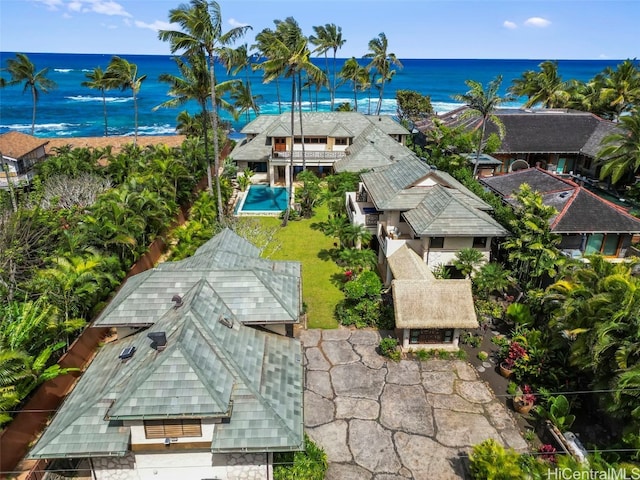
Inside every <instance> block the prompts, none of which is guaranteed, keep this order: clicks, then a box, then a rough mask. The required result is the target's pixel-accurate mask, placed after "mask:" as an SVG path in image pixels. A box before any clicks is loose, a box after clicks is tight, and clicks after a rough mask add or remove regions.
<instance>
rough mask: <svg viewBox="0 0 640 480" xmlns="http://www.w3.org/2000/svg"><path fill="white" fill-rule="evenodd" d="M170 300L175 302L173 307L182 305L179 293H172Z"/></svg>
mask: <svg viewBox="0 0 640 480" xmlns="http://www.w3.org/2000/svg"><path fill="white" fill-rule="evenodd" d="M171 301H172V302H173V303H175V305H174V306H173V308H180V307H181V306H182V297H181V296H180V295H174V296H173V297H171Z"/></svg>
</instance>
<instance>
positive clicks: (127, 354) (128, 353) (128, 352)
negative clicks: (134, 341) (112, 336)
mask: <svg viewBox="0 0 640 480" xmlns="http://www.w3.org/2000/svg"><path fill="white" fill-rule="evenodd" d="M134 353H136V347H126V348H123V349H122V351H121V352H120V355H118V358H119V359H120V360H128V359H130V358H131V357H133V354H134Z"/></svg>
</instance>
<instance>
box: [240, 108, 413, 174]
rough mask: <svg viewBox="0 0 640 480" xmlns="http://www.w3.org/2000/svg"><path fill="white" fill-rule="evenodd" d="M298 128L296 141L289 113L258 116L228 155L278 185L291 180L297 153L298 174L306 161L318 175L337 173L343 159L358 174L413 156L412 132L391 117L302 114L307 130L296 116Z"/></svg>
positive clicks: (346, 166)
mask: <svg viewBox="0 0 640 480" xmlns="http://www.w3.org/2000/svg"><path fill="white" fill-rule="evenodd" d="M293 129H294V140H293V145H291V114H290V113H282V114H280V115H259V116H258V117H257V118H256V119H255V120H253V121H251V122H249V123H248V124H247V125H246V126H245V127H244V128H243V129H242V130H241V133H242V134H244V135H245V136H246V137H245V138H244V139H242V140H241V141H239V142H238V144H237V145H236V146H235V148H234V149H233V151H232V152H231V153H230V155H229V156H230V157H231V158H232V159H233V160H234V161H235V162H236V163H237V165H238V168H239V170H240V171H242V170H243V169H244V168H247V167H248V168H250V169H251V170H253V171H254V172H256V173H257V174H258V175H257V177H258V178H260V175H262V177H264V178H265V180H267V181H268V182H269V184H270V185H272V186H273V185H274V184H276V183H283V184H285V185H286V182H288V179H289V175H288V174H287V172H288V171H289V169H290V160H291V155H292V154H293V165H294V172H293V173H294V176H295V174H297V173H298V172H300V171H301V170H302V168H303V165H304V166H305V167H306V168H307V169H308V170H311V171H313V172H315V173H317V174H319V175H322V174H324V173H331V172H333V171H334V164H336V163H338V162H340V163H341V164H342V169H343V170H344V169H348V170H350V171H356V172H357V171H360V170H363V169H369V168H372V167H375V166H378V165H384V164H387V163H390V162H392V161H393V160H394V159H397V158H399V156H406V155H410V154H411V151H410V150H409V149H408V148H407V147H405V146H404V145H405V141H406V138H407V136H408V135H409V131H408V130H407V129H405V128H404V127H403V126H402V125H400V124H399V123H398V122H396V121H395V120H393V118H392V117H390V116H384V115H375V116H370V115H363V114H362V113H358V112H303V113H302V128H301V127H300V117H299V115H298V114H296V115H295V119H294V127H293ZM303 139H304V141H303ZM303 145H304V160H303V152H302V150H303ZM347 158H348V160H349V162H344V161H343V160H345V159H347ZM341 161H342V162H341Z"/></svg>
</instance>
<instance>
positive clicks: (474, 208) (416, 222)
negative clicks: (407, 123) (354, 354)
mask: <svg viewBox="0 0 640 480" xmlns="http://www.w3.org/2000/svg"><path fill="white" fill-rule="evenodd" d="M361 180H362V182H361V183H360V188H359V191H358V192H349V193H347V200H346V202H347V212H348V215H349V219H350V221H351V223H352V224H354V225H358V224H359V225H365V226H366V227H367V228H369V230H370V231H371V232H372V233H373V234H374V239H375V240H376V242H375V243H377V247H378V268H379V269H380V272H381V274H382V278H383V281H384V282H385V284H389V283H390V281H391V271H390V269H389V265H388V262H387V259H388V257H390V256H391V255H392V254H393V253H395V252H396V251H397V250H398V249H399V248H400V247H401V246H403V245H405V244H406V245H407V246H409V247H410V248H411V249H413V250H414V251H415V252H416V253H417V254H418V255H419V256H420V258H422V260H423V261H424V262H425V263H426V264H427V265H429V267H430V268H431V269H432V270H433V269H434V268H436V267H438V266H440V265H451V264H452V261H453V260H454V258H455V255H456V253H457V252H458V251H460V250H461V249H463V248H475V249H478V250H479V251H481V252H482V254H483V255H484V257H485V259H486V260H489V259H490V252H491V243H492V240H493V239H494V238H496V237H504V236H506V235H508V231H507V230H506V229H505V228H503V227H502V226H501V225H500V224H499V223H498V222H497V221H496V220H495V219H494V218H492V217H491V216H490V215H489V213H488V212H490V211H491V210H492V209H491V206H490V205H488V204H487V203H486V202H484V201H483V200H482V199H480V198H479V197H478V196H477V195H475V194H474V193H473V192H471V191H470V190H469V189H467V188H466V187H465V186H464V185H462V184H461V183H460V182H458V181H457V180H456V179H454V178H453V177H452V176H451V175H449V174H448V173H446V172H443V171H440V170H436V169H434V168H433V167H431V166H429V165H428V164H427V163H425V162H424V161H422V160H420V159H419V158H417V157H415V156H413V157H408V158H404V159H402V160H399V161H396V162H394V163H392V164H390V165H387V166H384V167H380V168H376V169H374V170H373V171H371V172H366V173H363V174H362V175H361Z"/></svg>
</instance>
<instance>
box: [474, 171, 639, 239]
mask: <svg viewBox="0 0 640 480" xmlns="http://www.w3.org/2000/svg"><path fill="white" fill-rule="evenodd" d="M480 182H481V183H482V184H484V185H486V186H487V187H489V188H490V189H491V190H493V191H494V192H496V193H497V194H498V195H500V196H501V197H502V198H503V199H504V200H505V201H506V202H508V203H511V204H512V205H515V204H516V199H515V194H516V192H517V191H518V189H519V188H520V185H522V184H523V183H527V184H528V185H529V186H530V187H531V189H532V190H534V191H537V192H539V193H540V194H541V195H542V201H543V203H544V204H545V205H549V206H552V207H554V208H555V209H556V210H557V211H558V214H557V215H555V216H554V217H553V218H552V219H551V231H552V232H554V233H564V234H571V233H640V219H638V218H636V217H634V216H633V215H630V214H629V213H627V211H626V210H625V209H624V208H622V207H619V206H617V205H615V204H613V203H611V202H609V201H607V200H605V199H603V198H600V197H599V196H597V195H596V194H595V193H593V192H591V191H589V190H587V189H586V188H584V187H582V186H580V185H578V184H576V183H575V182H572V181H571V180H568V179H565V178H562V177H559V176H557V175H555V174H553V173H551V172H548V171H546V170H543V169H540V168H527V169H524V170H518V171H516V172H512V173H508V174H505V175H498V176H495V177H483V178H481V179H480Z"/></svg>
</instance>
